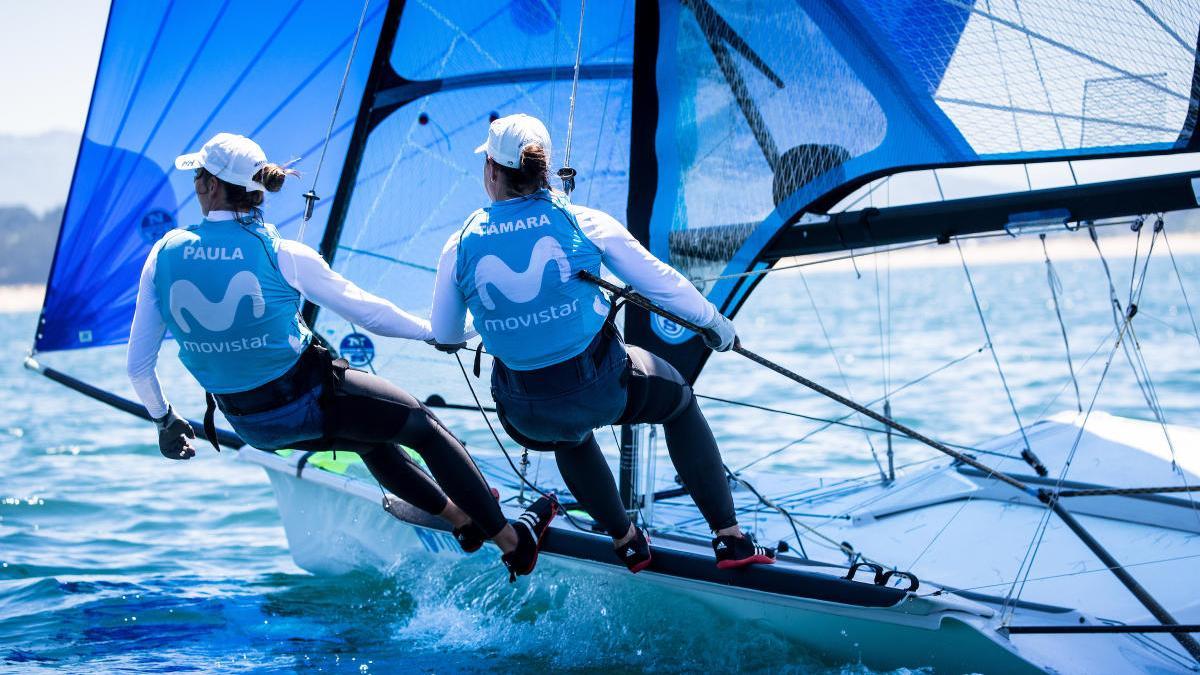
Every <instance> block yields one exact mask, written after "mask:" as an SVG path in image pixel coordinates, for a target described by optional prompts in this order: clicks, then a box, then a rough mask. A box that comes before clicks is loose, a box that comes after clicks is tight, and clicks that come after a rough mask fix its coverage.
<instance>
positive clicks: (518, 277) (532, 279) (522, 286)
mask: <svg viewBox="0 0 1200 675" xmlns="http://www.w3.org/2000/svg"><path fill="white" fill-rule="evenodd" d="M550 263H554V265H555V266H556V267H558V277H559V280H560V281H562V282H563V283H566V282H567V281H569V280H570V279H571V263H570V262H568V261H567V254H566V253H564V252H563V250H562V246H560V245H559V243H558V242H557V241H556V240H555V239H554V237H542V238H541V239H538V240H537V243H535V244H534V245H533V251H532V252H531V253H530V255H529V265H528V266H527V267H526V268H525V270H524V271H522V272H516V271H513V269H512V268H511V267H509V266H508V265H507V264H506V263H505V262H504V261H503V260H501V259H500V258H499V257H497V256H495V255H485V256H484V257H483V258H482V259H481V260H480V261H479V262H478V263H477V264H476V265H475V289H476V290H477V291H478V292H479V299H480V300H481V301H482V302H483V306H484V307H486V308H488V309H496V302H495V300H493V299H492V294H491V290H490V289H489V288H488V287H489V286H495V287H496V290H498V291H500V293H501V294H502V295H503V296H504V297H506V298H508V299H509V300H511V301H513V302H518V303H525V302H529V301H530V300H533V299H534V298H536V297H537V296H538V294H539V293H540V292H541V291H542V275H543V274H544V273H545V271H546V265H548V264H550Z"/></svg>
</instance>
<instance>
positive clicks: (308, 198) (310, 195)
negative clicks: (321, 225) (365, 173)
mask: <svg viewBox="0 0 1200 675" xmlns="http://www.w3.org/2000/svg"><path fill="white" fill-rule="evenodd" d="M370 5H371V0H363V8H362V14H360V15H359V17H358V27H357V28H355V29H354V42H352V43H351V44H350V57H349V58H347V59H346V70H345V71H344V72H343V73H342V83H341V84H340V85H339V86H338V93H337V98H336V99H334V102H333V113H332V114H330V115H329V127H328V128H327V129H326V130H325V143H324V144H323V145H321V156H320V158H319V159H318V160H317V168H316V170H315V171H313V182H312V187H310V188H309V190H308V192H306V193H304V219H303V220H301V221H300V236H299V237H297V239H298V240H299V241H304V230H305V228H306V226H307V225H308V221H309V220H310V219H312V214H313V207H314V206H315V204H316V203H317V200H318V199H320V197H318V196H317V179H318V178H320V177H321V167H322V166H324V165H325V153H326V152H327V151H328V150H329V139H330V138H332V137H333V126H334V124H336V123H337V116H338V110H339V109H340V108H341V107H342V97H343V96H344V95H345V93H346V82H347V81H348V80H349V79H350V66H351V65H352V64H353V63H354V53H355V52H357V51H358V39H359V38H360V37H362V29H363V23H365V22H366V20H367V8H368V7H369V6H370Z"/></svg>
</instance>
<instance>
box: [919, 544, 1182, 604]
mask: <svg viewBox="0 0 1200 675" xmlns="http://www.w3.org/2000/svg"><path fill="white" fill-rule="evenodd" d="M1195 558H1200V553H1197V554H1194V555H1181V556H1176V557H1173V558H1160V559H1158V560H1143V561H1142V562H1135V563H1121V565H1120V566H1121V567H1124V568H1126V569H1128V568H1130V567H1143V566H1145V565H1161V564H1163V563H1169V562H1178V561H1180V560H1192V559H1195ZM1114 569H1116V568H1115V567H1108V566H1105V567H1097V568H1095V569H1090V570H1080V571H1078V572H1063V573H1061V574H1048V575H1046V576H1043V577H1033V578H1031V579H1028V581H1049V580H1051V579H1066V578H1069V577H1079V576H1084V575H1087V574H1098V573H1100V572H1112V571H1113V570H1114ZM1011 583H1013V582H1012V580H1009V581H999V582H996V583H994V584H983V585H981V586H968V587H966V588H939V589H937V590H936V591H932V592H930V593H921V594H920V596H921V597H923V598H931V597H936V596H939V595H955V594H958V593H967V592H970V591H979V590H983V589H985V588H1000V587H1002V586H1008V585H1010V584H1011Z"/></svg>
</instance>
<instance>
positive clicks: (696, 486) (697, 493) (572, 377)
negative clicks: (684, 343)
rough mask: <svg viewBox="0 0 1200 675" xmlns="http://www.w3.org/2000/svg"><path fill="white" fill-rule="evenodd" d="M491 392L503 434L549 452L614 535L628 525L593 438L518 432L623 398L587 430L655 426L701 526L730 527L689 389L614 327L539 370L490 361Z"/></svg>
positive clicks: (720, 475) (723, 490)
mask: <svg viewBox="0 0 1200 675" xmlns="http://www.w3.org/2000/svg"><path fill="white" fill-rule="evenodd" d="M492 393H493V396H494V397H495V398H496V403H497V406H498V407H499V409H500V413H501V415H500V417H501V422H502V423H503V424H504V428H505V430H506V431H508V433H509V435H510V436H512V437H513V439H514V440H516V441H517V442H519V443H521V444H522V445H524V446H525V447H528V448H530V449H534V450H552V451H553V452H554V458H555V460H556V461H557V463H558V469H559V472H560V473H561V474H562V477H563V480H564V481H565V482H566V484H567V487H568V488H570V490H571V494H572V495H574V497H575V499H577V500H578V501H579V503H580V505H581V506H583V508H584V509H585V510H586V511H587V512H588V513H589V514H590V515H591V516H592V518H593V519H595V521H596V522H597V523H599V524H600V526H601V527H603V528H604V529H605V530H606V531H607V532H608V533H609V534H610V535H611V536H613V537H614V538H620V537H623V536H624V535H625V534H626V533H627V532H628V530H629V525H630V520H629V516H628V514H627V513H626V511H625V507H624V505H623V504H622V503H621V497H620V493H619V492H618V490H617V484H616V481H615V480H614V479H613V475H612V471H611V470H610V469H609V467H608V463H607V462H606V461H605V459H604V455H603V453H602V452H601V451H600V446H599V444H597V443H596V437H595V434H593V433H591V432H587V433H586V435H585V436H584V437H583V439H582V440H572V441H568V442H562V441H557V442H555V441H548V440H542V439H534V438H532V437H531V436H529V435H526V433H525V431H523V430H526V431H528V430H533V429H544V428H545V427H544V426H541V423H542V422H544V418H545V416H556V417H557V418H559V420H560V421H561V420H562V419H563V418H565V417H571V416H575V417H578V418H579V419H580V420H583V419H584V418H586V417H587V415H588V414H589V411H594V412H595V413H596V414H598V415H603V412H601V411H603V410H604V409H605V405H604V404H605V402H606V401H605V400H606V399H609V398H612V397H614V396H617V397H621V396H623V397H624V406H623V408H621V407H618V410H620V414H619V416H615V417H610V418H609V419H592V420H590V422H591V425H590V428H597V427H600V426H606V425H609V424H662V425H663V430H664V431H665V432H666V437H667V450H668V452H669V453H670V455H671V462H672V464H674V465H675V469H676V471H678V473H679V477H680V479H681V480H682V481H683V484H684V486H686V487H687V489H688V492H689V493H691V495H692V499H693V500H694V501H695V502H696V506H698V507H699V509H700V512H701V514H703V516H704V518H705V520H706V521H707V522H708V526H709V527H710V528H712V530H713V531H716V530H721V529H724V528H727V527H732V526H733V525H735V524H736V523H737V516H736V515H735V513H734V510H733V497H732V495H731V494H730V491H729V483H728V480H727V477H726V473H725V468H724V464H723V463H722V461H721V453H720V451H719V449H718V448H717V442H716V439H714V438H713V434H712V430H711V429H709V426H708V422H707V421H706V420H705V419H704V415H703V413H701V412H700V407H699V405H697V403H696V397H695V395H693V393H692V388H691V387H690V386H688V385H687V384H686V383H685V382H684V380H683V377H682V376H681V375H680V374H679V371H677V370H676V369H675V368H674V367H673V366H672V365H671V364H669V363H667V362H666V361H664V360H663V359H661V358H659V357H657V356H655V355H654V354H651V353H650V352H648V351H646V350H644V349H642V348H640V347H634V346H625V345H624V344H623V343H622V341H621V339H620V337H619V336H618V335H617V333H616V330H615V329H614V328H612V327H607V328H606V329H605V330H603V331H601V333H600V334H599V335H597V336H596V339H595V340H593V341H592V343H591V344H590V345H589V346H588V348H587V349H586V350H585V351H584V352H583V353H582V354H580V355H579V356H576V357H574V358H572V359H569V360H567V361H564V362H562V363H558V364H555V365H553V366H549V367H546V368H540V369H538V370H531V371H516V370H510V369H508V368H507V367H505V366H504V364H503V363H501V362H500V361H499V360H496V362H495V366H494V368H493V370H492ZM535 418H540V419H535ZM533 433H538V432H537V431H534V432H533Z"/></svg>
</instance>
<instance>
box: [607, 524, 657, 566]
mask: <svg viewBox="0 0 1200 675" xmlns="http://www.w3.org/2000/svg"><path fill="white" fill-rule="evenodd" d="M634 530H635V532H634V535H633V539H630V540H629V541H627V542H626V543H624V544H622V545H621V547H620V548H618V549H615V552H616V554H617V557H618V558H620V559H621V562H623V563H625V566H626V567H628V568H629V571H630V572H633V573H634V574H637V573H638V572H641V571H642V570H644V569H646V568H647V567H649V566H650V537H647V536H646V533H645V532H642V528H640V527H637V528H634Z"/></svg>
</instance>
